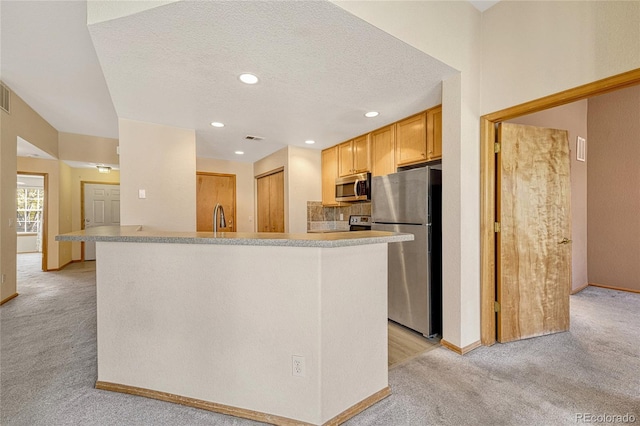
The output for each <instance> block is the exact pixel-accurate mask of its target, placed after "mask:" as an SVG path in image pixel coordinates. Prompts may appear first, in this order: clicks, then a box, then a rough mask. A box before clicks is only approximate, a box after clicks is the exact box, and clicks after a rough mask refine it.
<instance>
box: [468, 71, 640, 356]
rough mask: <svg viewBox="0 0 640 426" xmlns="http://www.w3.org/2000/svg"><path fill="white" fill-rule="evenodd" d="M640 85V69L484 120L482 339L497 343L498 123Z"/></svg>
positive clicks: (481, 183)
mask: <svg viewBox="0 0 640 426" xmlns="http://www.w3.org/2000/svg"><path fill="white" fill-rule="evenodd" d="M637 84H640V69H636V70H632V71H629V72H626V73H623V74H619V75H616V76H613V77H609V78H606V79H603V80H599V81H596V82H593V83H589V84H586V85H583V86H579V87H576V88H573V89H569V90H566V91H564V92H560V93H557V94H554V95H549V96H546V97H544V98H541V99H537V100H534V101H531V102H527V103H524V104H521V105H517V106H514V107H511V108H507V109H504V110H501V111H497V112H494V113H491V114H488V115H485V116H483V117H481V119H480V125H481V130H480V144H481V146H480V156H481V158H480V162H481V166H480V185H481V197H480V203H481V206H480V267H481V271H480V274H481V275H480V285H481V342H482V344H483V345H485V346H490V345H493V344H494V343H496V311H495V309H496V305H495V301H496V265H497V264H498V261H499V259H497V258H496V229H495V223H496V221H497V218H496V161H495V151H494V149H495V147H494V142H495V138H496V125H497V124H498V123H501V122H504V121H506V120H511V119H514V118H517V117H521V116H523V115H527V114H531V113H534V112H539V111H542V110H545V109H549V108H553V107H557V106H561V105H565V104H569V103H572V102H575V101H579V100H582V99H587V98H590V97H593V96H597V95H602V94H605V93H608V92H611V91H614V90H619V89H622V88H626V87H630V86H634V85H637Z"/></svg>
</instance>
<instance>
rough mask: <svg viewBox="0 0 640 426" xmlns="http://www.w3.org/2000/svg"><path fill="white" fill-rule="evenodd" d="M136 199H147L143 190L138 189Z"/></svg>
mask: <svg viewBox="0 0 640 426" xmlns="http://www.w3.org/2000/svg"><path fill="white" fill-rule="evenodd" d="M138 198H140V199H143V198H147V191H145V190H144V189H138Z"/></svg>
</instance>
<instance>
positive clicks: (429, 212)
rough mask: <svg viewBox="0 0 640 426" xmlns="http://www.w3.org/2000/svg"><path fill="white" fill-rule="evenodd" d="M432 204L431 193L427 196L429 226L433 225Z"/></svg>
mask: <svg viewBox="0 0 640 426" xmlns="http://www.w3.org/2000/svg"><path fill="white" fill-rule="evenodd" d="M431 204H432V201H431V194H429V195H428V197H427V222H429V226H431V209H432V207H431Z"/></svg>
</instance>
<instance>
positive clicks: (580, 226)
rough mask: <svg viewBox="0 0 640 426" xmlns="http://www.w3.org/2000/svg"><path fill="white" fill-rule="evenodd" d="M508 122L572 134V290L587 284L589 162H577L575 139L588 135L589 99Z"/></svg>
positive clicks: (570, 139)
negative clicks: (560, 130) (565, 131)
mask: <svg viewBox="0 0 640 426" xmlns="http://www.w3.org/2000/svg"><path fill="white" fill-rule="evenodd" d="M508 122H509V123H517V124H525V125H529V126H537V127H547V128H552V129H562V130H567V131H568V132H569V148H570V153H569V155H570V157H571V237H570V238H571V240H572V243H571V290H572V291H577V290H580V289H582V288H584V287H585V286H586V285H587V284H588V283H589V279H588V275H587V162H583V161H578V160H577V159H576V143H577V141H576V138H577V137H578V136H580V137H583V138H585V139H586V140H587V145H588V144H589V137H588V134H587V100H586V99H584V100H581V101H577V102H573V103H570V104H567V105H562V106H559V107H556V108H551V109H547V110H544V111H541V112H537V113H535V114H529V115H525V116H522V117H518V118H515V119H513V120H509V121H508ZM591 159H595V161H598V159H597V157H593V156H591Z"/></svg>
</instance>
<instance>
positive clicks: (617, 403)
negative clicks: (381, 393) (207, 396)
mask: <svg viewBox="0 0 640 426" xmlns="http://www.w3.org/2000/svg"><path fill="white" fill-rule="evenodd" d="M26 257H28V256H26ZM26 257H22V256H21V260H20V267H19V284H18V292H19V293H20V296H19V297H17V298H16V299H14V300H12V301H10V302H9V303H7V304H5V305H3V306H2V307H1V308H0V322H1V328H0V367H1V376H0V380H1V383H0V409H1V416H0V424H2V425H63V424H64V425H251V424H258V423H255V422H251V421H249V420H244V419H237V418H234V417H229V416H225V415H221V414H216V413H211V412H208V411H203V410H198V409H195V408H189V407H183V406H180V405H175V404H171V403H166V402H161V401H155V400H151V399H146V398H141V397H136V396H131V395H125V394H119V393H113V392H107V391H101V390H96V389H94V388H93V386H94V383H95V380H96V343H95V342H96V340H95V339H96V337H95V332H96V322H95V321H96V317H95V272H94V264H93V263H92V262H87V263H85V264H73V265H70V266H69V267H68V268H67V269H65V270H63V271H60V272H53V273H51V272H50V273H43V272H39V271H37V268H38V265H37V260H36V261H35V266H34V265H32V267H31V268H30V267H29V266H28V265H27V263H28V262H29V260H28V259H26ZM38 260H39V258H38ZM571 303H572V311H571V320H572V326H571V331H570V332H567V333H560V334H556V335H552V336H545V337H540V338H536V339H529V340H525V341H520V342H515V343H510V344H505V345H499V344H498V345H495V346H493V347H490V348H487V347H483V348H480V349H477V350H475V351H473V352H471V353H470V354H467V355H465V356H463V357H461V356H458V355H456V354H454V353H453V352H451V351H449V350H447V349H445V348H437V349H434V350H432V351H429V352H426V353H423V354H421V355H419V356H417V357H415V358H413V359H411V360H409V361H406V362H403V363H401V364H400V365H398V366H396V367H394V368H393V369H391V370H390V371H389V382H390V385H391V388H392V392H393V393H392V395H391V396H390V397H389V398H387V399H385V400H383V401H381V402H380V403H378V404H376V405H375V406H373V407H371V408H369V409H368V410H366V411H364V412H363V413H361V414H360V415H358V416H356V417H355V418H353V419H351V420H350V421H349V422H348V423H347V424H348V425H394V426H396V425H397V426H400V425H407V426H409V425H411V426H413V425H573V424H576V414H578V413H591V414H594V415H603V414H621V415H623V414H625V413H630V414H633V415H634V416H635V418H636V423H640V345H639V344H638V342H640V295H638V294H631V293H623V292H617V291H612V290H605V289H599V288H593V287H590V288H588V289H586V290H584V291H582V292H581V293H579V294H578V295H576V296H572V298H571ZM592 424H593V423H592Z"/></svg>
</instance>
